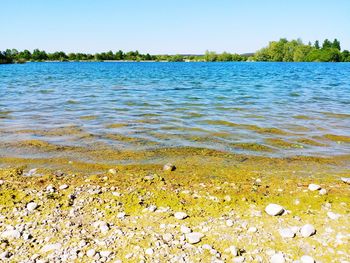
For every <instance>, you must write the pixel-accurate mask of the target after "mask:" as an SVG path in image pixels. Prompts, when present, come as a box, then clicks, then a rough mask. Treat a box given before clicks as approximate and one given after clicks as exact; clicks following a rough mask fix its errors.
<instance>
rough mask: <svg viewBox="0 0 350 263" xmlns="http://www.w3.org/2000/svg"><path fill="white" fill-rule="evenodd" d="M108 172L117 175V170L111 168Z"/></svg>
mask: <svg viewBox="0 0 350 263" xmlns="http://www.w3.org/2000/svg"><path fill="white" fill-rule="evenodd" d="M108 173H110V174H113V175H116V174H117V170H116V169H113V168H111V169H109V170H108Z"/></svg>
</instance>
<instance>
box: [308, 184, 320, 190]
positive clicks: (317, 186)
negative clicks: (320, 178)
mask: <svg viewBox="0 0 350 263" xmlns="http://www.w3.org/2000/svg"><path fill="white" fill-rule="evenodd" d="M308 189H309V190H310V191H317V190H320V189H321V186H319V185H318V184H309V186H308Z"/></svg>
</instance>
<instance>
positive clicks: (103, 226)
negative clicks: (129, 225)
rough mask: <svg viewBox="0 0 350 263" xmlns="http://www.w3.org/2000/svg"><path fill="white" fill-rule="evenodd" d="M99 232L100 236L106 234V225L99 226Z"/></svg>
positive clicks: (107, 229)
mask: <svg viewBox="0 0 350 263" xmlns="http://www.w3.org/2000/svg"><path fill="white" fill-rule="evenodd" d="M100 231H101V233H102V234H106V233H107V232H108V231H109V227H108V225H101V226H100Z"/></svg>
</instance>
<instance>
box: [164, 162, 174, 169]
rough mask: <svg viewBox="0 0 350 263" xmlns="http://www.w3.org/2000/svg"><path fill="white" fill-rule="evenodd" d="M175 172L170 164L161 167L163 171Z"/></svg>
mask: <svg viewBox="0 0 350 263" xmlns="http://www.w3.org/2000/svg"><path fill="white" fill-rule="evenodd" d="M175 170H176V166H175V165H173V164H171V163H167V164H165V165H164V166H163V171H175Z"/></svg>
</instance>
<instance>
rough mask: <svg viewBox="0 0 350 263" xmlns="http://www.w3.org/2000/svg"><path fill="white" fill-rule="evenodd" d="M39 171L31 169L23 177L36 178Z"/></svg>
mask: <svg viewBox="0 0 350 263" xmlns="http://www.w3.org/2000/svg"><path fill="white" fill-rule="evenodd" d="M37 170H38V169H37V168H34V169H30V170H29V171H28V172H27V173H24V174H23V176H34V175H36V172H37Z"/></svg>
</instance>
